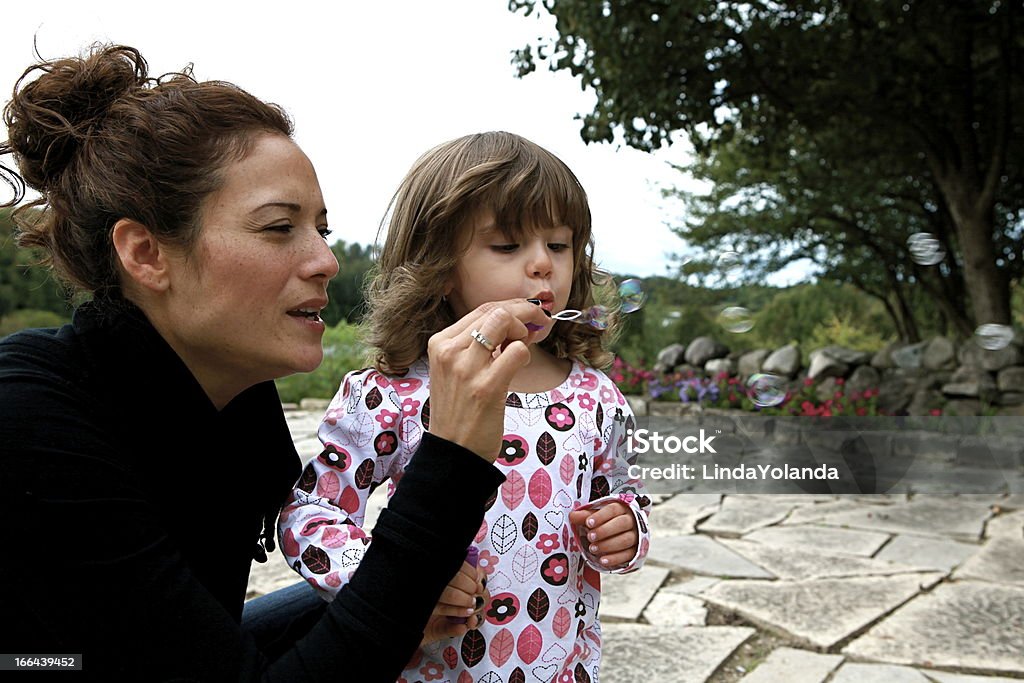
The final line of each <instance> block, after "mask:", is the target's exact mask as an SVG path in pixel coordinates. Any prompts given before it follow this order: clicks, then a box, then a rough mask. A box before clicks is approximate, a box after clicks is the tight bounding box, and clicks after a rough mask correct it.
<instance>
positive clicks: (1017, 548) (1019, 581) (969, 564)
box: [953, 537, 1024, 628]
mask: <svg viewBox="0 0 1024 683" xmlns="http://www.w3.org/2000/svg"><path fill="white" fill-rule="evenodd" d="M953 578H955V579H979V580H981V581H993V582H997V583H1007V584H1012V585H1015V586H1020V587H1022V588H1024V538H1009V537H999V538H993V539H991V540H989V541H988V542H987V543H985V545H984V546H983V547H982V549H981V550H980V551H979V552H978V553H977V554H976V555H974V556H973V557H971V558H970V559H969V560H967V561H966V562H964V564H963V565H962V566H961V567H960V568H959V569H958V570H956V573H955V574H953ZM1022 628H1024V624H1022Z"/></svg>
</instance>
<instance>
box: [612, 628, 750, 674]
mask: <svg viewBox="0 0 1024 683" xmlns="http://www.w3.org/2000/svg"><path fill="white" fill-rule="evenodd" d="M601 630H602V634H603V638H604V644H603V652H602V655H603V657H602V658H603V661H602V662H601V683H651V682H652V681H658V682H661V681H666V682H669V681H670V682H671V683H705V681H706V680H707V679H708V678H709V677H710V676H711V675H712V674H713V673H714V672H715V670H716V669H717V668H718V667H719V666H720V665H721V664H722V662H724V661H725V660H726V659H728V658H729V656H730V655H732V653H733V652H735V650H736V648H738V647H739V646H740V645H742V644H743V643H744V642H746V641H747V640H748V639H749V638H750V637H751V636H753V635H754V633H755V631H754V629H752V628H746V627H740V626H699V627H698V626H684V627H682V628H678V627H674V626H669V627H666V626H645V625H643V624H608V625H607V626H604V627H603V628H602V629H601Z"/></svg>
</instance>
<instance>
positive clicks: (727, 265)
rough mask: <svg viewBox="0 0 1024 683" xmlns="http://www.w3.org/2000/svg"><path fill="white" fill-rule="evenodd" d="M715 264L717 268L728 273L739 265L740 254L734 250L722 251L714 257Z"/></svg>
mask: <svg viewBox="0 0 1024 683" xmlns="http://www.w3.org/2000/svg"><path fill="white" fill-rule="evenodd" d="M715 265H716V266H718V269H719V270H721V271H723V272H726V273H728V272H729V271H731V270H733V269H735V268H736V267H737V266H738V265H740V255H739V253H738V252H735V251H723V252H722V253H721V254H719V255H718V258H717V259H715Z"/></svg>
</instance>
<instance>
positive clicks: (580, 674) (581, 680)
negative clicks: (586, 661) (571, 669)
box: [575, 663, 591, 683]
mask: <svg viewBox="0 0 1024 683" xmlns="http://www.w3.org/2000/svg"><path fill="white" fill-rule="evenodd" d="M575 673H576V681H575V683H591V681H590V674H588V673H587V670H586V669H584V668H583V665H582V664H580V663H577V664H576V670H575Z"/></svg>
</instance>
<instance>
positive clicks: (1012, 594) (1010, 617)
mask: <svg viewBox="0 0 1024 683" xmlns="http://www.w3.org/2000/svg"><path fill="white" fill-rule="evenodd" d="M843 652H844V653H846V654H848V655H851V656H855V657H858V658H864V659H870V660H874V661H881V662H888V663H892V664H909V665H915V666H924V665H926V664H925V663H926V662H927V666H930V667H941V668H950V669H957V670H960V671H967V672H971V673H994V674H1002V673H1011V672H1016V673H1021V672H1024V588H1016V587H1010V586H999V585H994V584H985V583H980V582H974V581H962V582H955V583H946V584H943V585H940V586H938V587H937V588H936V589H935V590H933V591H932V592H931V593H928V594H925V595H921V596H918V597H917V598H915V599H914V600H912V601H911V602H910V603H908V604H907V605H905V606H903V607H901V608H900V609H899V610H897V611H896V612H895V613H894V614H892V615H890V616H889V617H888V618H887V619H885V620H884V621H882V622H881V623H879V624H878V625H876V626H874V627H873V628H872V629H871V630H869V631H868V632H867V633H866V634H864V635H862V636H861V637H859V638H857V639H856V640H854V641H853V642H852V643H850V645H848V646H847V647H846V648H845V649H844V650H843Z"/></svg>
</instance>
